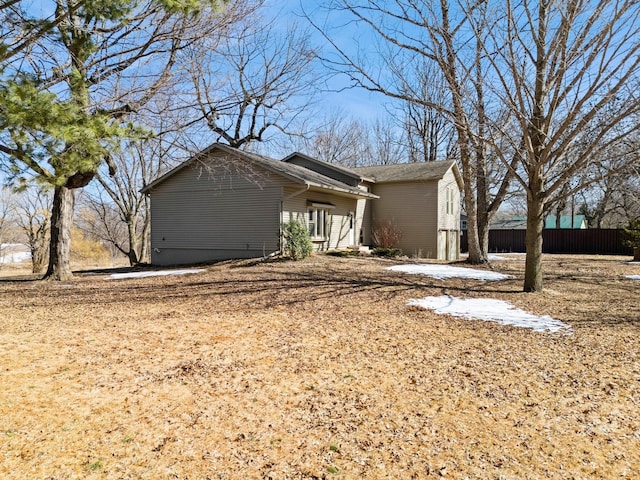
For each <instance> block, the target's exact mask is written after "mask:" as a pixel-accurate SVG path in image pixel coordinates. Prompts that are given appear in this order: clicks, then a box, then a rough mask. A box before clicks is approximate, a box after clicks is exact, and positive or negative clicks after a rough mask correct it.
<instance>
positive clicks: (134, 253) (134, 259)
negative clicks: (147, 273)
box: [127, 216, 139, 267]
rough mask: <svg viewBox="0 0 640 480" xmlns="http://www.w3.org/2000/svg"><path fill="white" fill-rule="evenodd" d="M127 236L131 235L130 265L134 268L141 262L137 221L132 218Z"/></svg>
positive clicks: (128, 221)
mask: <svg viewBox="0 0 640 480" xmlns="http://www.w3.org/2000/svg"><path fill="white" fill-rule="evenodd" d="M127 234H128V235H129V254H128V257H129V265H131V266H132V267H133V266H134V265H135V264H137V263H138V262H139V258H138V245H137V243H138V241H137V240H138V238H137V235H136V219H135V217H133V216H131V217H129V219H128V220H127Z"/></svg>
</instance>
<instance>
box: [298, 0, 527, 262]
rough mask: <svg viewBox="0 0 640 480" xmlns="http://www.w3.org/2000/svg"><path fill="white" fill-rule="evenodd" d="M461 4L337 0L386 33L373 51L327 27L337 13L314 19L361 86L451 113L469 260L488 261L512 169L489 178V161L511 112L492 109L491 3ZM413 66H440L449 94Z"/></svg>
mask: <svg viewBox="0 0 640 480" xmlns="http://www.w3.org/2000/svg"><path fill="white" fill-rule="evenodd" d="M457 3H458V5H457V8H453V7H452V6H450V2H449V1H448V0H440V1H436V2H429V1H426V0H423V1H420V0H418V1H412V2H405V1H401V0H392V1H388V2H378V1H374V2H361V1H359V0H334V1H332V2H330V9H329V10H328V11H329V15H330V16H331V15H345V14H347V15H350V16H351V18H353V19H355V21H356V22H358V24H359V26H360V27H362V28H367V29H369V31H370V32H372V33H373V34H374V35H375V36H376V37H377V38H378V39H379V47H378V49H377V50H376V51H374V52H371V51H365V52H364V53H363V52H360V53H355V54H352V53H351V51H352V50H351V49H350V48H348V47H346V46H345V45H343V44H340V43H339V42H338V41H337V40H335V39H334V38H336V37H338V35H337V34H336V35H334V32H332V31H331V30H330V28H328V27H326V25H327V24H328V23H330V19H329V20H327V21H326V22H325V23H321V22H319V21H312V22H313V24H314V25H315V26H316V28H317V29H318V30H319V31H321V32H322V33H323V34H324V35H325V38H326V39H327V40H328V41H329V42H330V43H331V45H332V46H333V47H334V50H335V52H336V54H337V55H336V56H333V57H330V56H326V57H325V59H324V60H325V63H326V64H327V65H328V66H330V67H331V68H333V69H334V70H336V71H339V72H341V73H343V74H346V75H347V76H348V77H349V79H350V80H351V81H352V83H353V84H354V85H358V86H361V87H363V88H366V89H368V90H370V91H373V92H380V93H383V94H384V95H386V96H388V97H391V98H395V99H399V100H402V101H406V102H409V103H411V104H412V105H414V106H421V107H423V108H427V109H433V110H434V111H437V112H439V113H440V114H441V115H443V116H445V117H446V118H447V121H448V122H449V124H450V125H451V126H452V128H453V129H454V131H455V135H456V154H457V156H458V159H459V163H460V166H461V170H462V176H463V180H464V200H465V210H466V213H467V218H468V222H467V224H468V230H467V234H468V239H469V262H471V263H483V262H486V261H487V252H488V225H489V221H490V219H491V216H492V215H493V214H494V213H495V212H496V211H497V209H498V207H499V205H500V204H501V202H502V201H503V200H504V198H505V196H506V195H507V193H508V187H509V184H510V181H511V175H512V173H511V170H507V169H505V168H504V167H501V171H500V172H499V174H498V175H496V176H494V177H493V178H489V174H490V169H489V163H490V162H491V159H492V158H494V159H496V158H498V157H497V154H496V153H495V151H494V150H496V145H498V144H500V143H501V140H500V139H499V138H496V137H497V136H499V135H500V134H501V133H500V130H498V129H496V127H495V125H496V124H497V125H499V126H503V124H504V123H508V122H509V121H510V118H509V117H508V116H506V115H505V114H504V111H502V110H501V109H497V110H496V109H494V108H491V107H492V101H493V99H494V98H495V96H492V95H490V93H491V92H490V91H488V90H487V89H486V85H485V81H486V73H487V72H486V69H487V67H488V61H487V59H486V55H485V52H484V50H483V47H482V45H483V42H484V38H485V36H486V31H488V30H489V22H490V20H491V16H490V15H489V13H488V8H489V6H488V5H487V2H475V3H473V4H467V3H466V2H462V1H461V2H457ZM308 18H310V15H308ZM372 58H375V61H373V62H372V61H371V59H372ZM414 65H422V66H425V67H426V66H428V65H431V66H434V68H437V69H438V70H439V72H440V75H441V77H440V78H442V83H443V85H444V86H445V87H446V96H445V97H446V98H444V99H443V98H430V97H428V96H427V97H425V95H424V79H425V77H424V75H423V78H420V77H421V71H420V69H418V70H417V71H416V69H415V67H413V66H414ZM436 81H437V80H436ZM511 151H512V153H513V154H514V158H513V159H512V161H511V162H510V165H513V163H514V162H515V161H516V159H517V155H518V153H519V152H518V149H517V148H514V149H512V150H511ZM495 165H497V164H496V163H495V162H494V166H495ZM492 185H493V187H492Z"/></svg>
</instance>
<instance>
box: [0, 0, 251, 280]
mask: <svg viewBox="0 0 640 480" xmlns="http://www.w3.org/2000/svg"><path fill="white" fill-rule="evenodd" d="M236 3H242V2H241V0H238V2H235V3H232V5H235V4H236ZM27 4H28V2H20V5H21V7H22V12H23V13H24V12H28V13H32V12H33V13H34V14H36V13H39V12H40V10H38V9H35V10H29V8H28V5H27ZM16 5H17V4H16ZM217 8H218V4H217V2H216V1H215V0H202V1H197V0H193V1H186V2H174V1H172V0H148V1H145V2H133V1H122V2H118V3H117V4H113V3H111V2H102V1H96V0H80V1H78V2H75V1H71V0H56V1H55V3H54V5H53V6H52V10H54V11H55V18H56V22H55V24H54V26H53V27H52V28H51V29H48V30H46V34H44V35H41V36H37V41H36V42H33V43H30V44H29V46H28V48H24V49H21V50H20V51H19V54H18V55H15V56H14V57H13V59H12V61H11V63H7V64H5V68H4V71H3V74H4V76H3V77H2V80H3V84H2V88H0V96H1V97H2V103H3V111H2V115H0V127H1V128H0V132H1V134H2V137H1V138H0V153H1V154H2V155H3V156H2V158H0V160H2V163H3V164H4V165H5V167H6V169H7V170H8V171H9V173H10V174H11V175H12V176H13V177H14V178H15V177H21V178H23V179H24V180H26V181H28V180H29V179H30V178H33V177H36V178H37V180H38V181H40V182H44V183H48V184H50V185H51V186H53V187H54V194H53V206H52V216H51V247H50V256H49V268H48V269H47V272H46V274H45V278H51V279H58V280H61V279H67V278H70V277H72V272H71V268H70V262H69V260H70V242H71V236H70V231H71V225H72V221H73V207H74V197H75V195H74V191H76V189H79V188H82V187H84V186H86V185H87V184H88V183H89V182H91V181H92V179H93V178H94V177H95V175H96V172H97V169H98V166H99V165H100V164H101V163H102V162H107V163H109V161H110V155H109V154H110V151H111V150H113V149H116V148H118V146H119V145H120V143H121V141H122V139H123V138H134V137H138V136H140V134H141V132H140V131H139V129H137V128H135V127H134V126H133V125H132V124H130V123H129V122H126V121H125V120H126V118H127V116H129V115H130V114H131V113H132V112H136V111H138V110H140V109H141V108H142V107H143V106H144V105H145V104H146V103H147V102H148V101H149V100H150V99H151V98H153V96H154V95H155V94H156V93H157V92H158V91H160V90H161V89H162V88H163V87H164V86H166V84H167V82H168V81H169V80H170V79H171V78H172V74H173V70H174V68H173V67H174V65H175V63H176V61H177V57H178V55H179V52H180V51H182V50H183V49H185V48H186V47H188V46H189V45H191V44H192V43H193V42H194V41H195V40H196V39H198V38H201V36H202V35H203V34H204V35H206V34H208V33H211V32H215V30H216V28H217V27H218V26H219V25H220V22H219V21H218V20H217V19H218V17H219V15H218V12H217ZM196 10H198V13H199V14H198V15H196V14H195V12H196ZM43 11H46V9H45V10H43ZM45 15H46V13H45ZM205 17H206V19H205V20H203V18H205ZM42 21H44V22H47V21H48V20H47V19H40V18H31V16H30V15H27V16H24V17H23V18H22V17H21V18H20V19H19V25H18V27H19V28H14V29H13V30H8V31H7V32H5V33H7V35H8V41H7V43H8V44H11V45H14V44H19V43H20V42H21V39H20V37H19V36H18V37H14V36H13V35H14V34H16V35H20V33H21V32H22V31H23V30H24V29H28V28H29V25H33V24H36V25H37V24H40V23H42ZM110 168H111V170H112V171H113V170H114V165H113V164H111V165H110Z"/></svg>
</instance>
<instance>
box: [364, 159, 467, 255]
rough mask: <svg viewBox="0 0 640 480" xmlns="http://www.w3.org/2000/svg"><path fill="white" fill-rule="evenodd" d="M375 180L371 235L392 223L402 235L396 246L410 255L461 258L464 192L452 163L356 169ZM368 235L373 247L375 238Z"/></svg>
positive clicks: (371, 185)
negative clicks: (379, 228)
mask: <svg viewBox="0 0 640 480" xmlns="http://www.w3.org/2000/svg"><path fill="white" fill-rule="evenodd" d="M354 171H356V172H358V173H360V174H363V175H365V176H366V177H369V178H371V179H372V180H373V182H372V183H371V184H370V191H371V192H372V193H373V194H375V195H377V196H378V197H379V199H378V200H376V201H373V202H370V204H371V219H370V225H371V228H370V230H369V233H370V235H371V234H373V233H375V230H376V226H377V225H381V224H384V223H385V222H387V221H390V222H392V223H393V224H394V225H395V226H396V227H397V228H398V230H399V232H400V241H399V243H398V247H399V248H401V249H402V251H403V252H405V253H406V254H407V255H412V256H417V257H424V258H435V259H438V260H450V261H452V260H458V258H459V255H460V191H461V190H462V187H463V183H462V177H461V176H460V171H459V170H458V167H457V165H456V163H455V162H454V161H438V162H417V163H401V164H397V165H381V166H375V167H364V168H357V169H354ZM370 235H369V236H365V238H364V240H365V242H367V243H369V242H370V240H371V236H370Z"/></svg>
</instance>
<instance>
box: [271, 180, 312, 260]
mask: <svg viewBox="0 0 640 480" xmlns="http://www.w3.org/2000/svg"><path fill="white" fill-rule="evenodd" d="M309 188H311V185H309V184H308V183H306V184H305V186H304V187H303V188H301V189H300V190H296V191H295V192H293V193H291V194H289V195H287V196H286V197H284V198H283V199H282V200H280V242H279V243H280V254H281V255H282V246H283V243H284V242H283V240H284V239H283V238H282V237H283V234H282V224H283V223H284V202H285V201H286V200H290V199H292V198H293V197H297V196H298V195H300V194H302V193H305V192H306V191H308V190H309Z"/></svg>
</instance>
